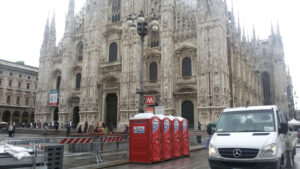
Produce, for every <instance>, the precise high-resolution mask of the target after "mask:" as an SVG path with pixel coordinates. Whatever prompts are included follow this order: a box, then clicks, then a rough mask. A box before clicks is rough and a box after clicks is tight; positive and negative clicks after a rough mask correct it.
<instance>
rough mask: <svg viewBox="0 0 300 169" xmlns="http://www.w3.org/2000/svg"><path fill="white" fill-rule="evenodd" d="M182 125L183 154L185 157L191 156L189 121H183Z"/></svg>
mask: <svg viewBox="0 0 300 169" xmlns="http://www.w3.org/2000/svg"><path fill="white" fill-rule="evenodd" d="M181 124H182V153H183V156H189V155H190V146H189V130H188V121H187V120H186V119H183V120H182V121H181Z"/></svg>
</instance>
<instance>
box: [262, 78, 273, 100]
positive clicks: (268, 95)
mask: <svg viewBox="0 0 300 169" xmlns="http://www.w3.org/2000/svg"><path fill="white" fill-rule="evenodd" d="M262 85H263V94H264V105H271V93H270V74H269V73H268V72H263V73H262Z"/></svg>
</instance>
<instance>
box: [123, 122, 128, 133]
mask: <svg viewBox="0 0 300 169" xmlns="http://www.w3.org/2000/svg"><path fill="white" fill-rule="evenodd" d="M128 133H129V127H128V125H127V124H126V125H125V130H124V134H128Z"/></svg>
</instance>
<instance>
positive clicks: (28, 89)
mask: <svg viewBox="0 0 300 169" xmlns="http://www.w3.org/2000/svg"><path fill="white" fill-rule="evenodd" d="M37 82H38V68H36V67H32V66H28V65H24V62H16V63H14V62H9V61H5V60H0V119H1V121H5V122H7V123H10V122H15V123H28V122H34V110H35V102H36V99H35V98H36V89H37Z"/></svg>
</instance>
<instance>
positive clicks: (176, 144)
mask: <svg viewBox="0 0 300 169" xmlns="http://www.w3.org/2000/svg"><path fill="white" fill-rule="evenodd" d="M172 133H173V141H172V142H173V143H172V144H173V157H174V158H177V157H181V140H180V139H181V137H180V134H181V132H180V121H179V120H178V118H174V120H173V130H172Z"/></svg>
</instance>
